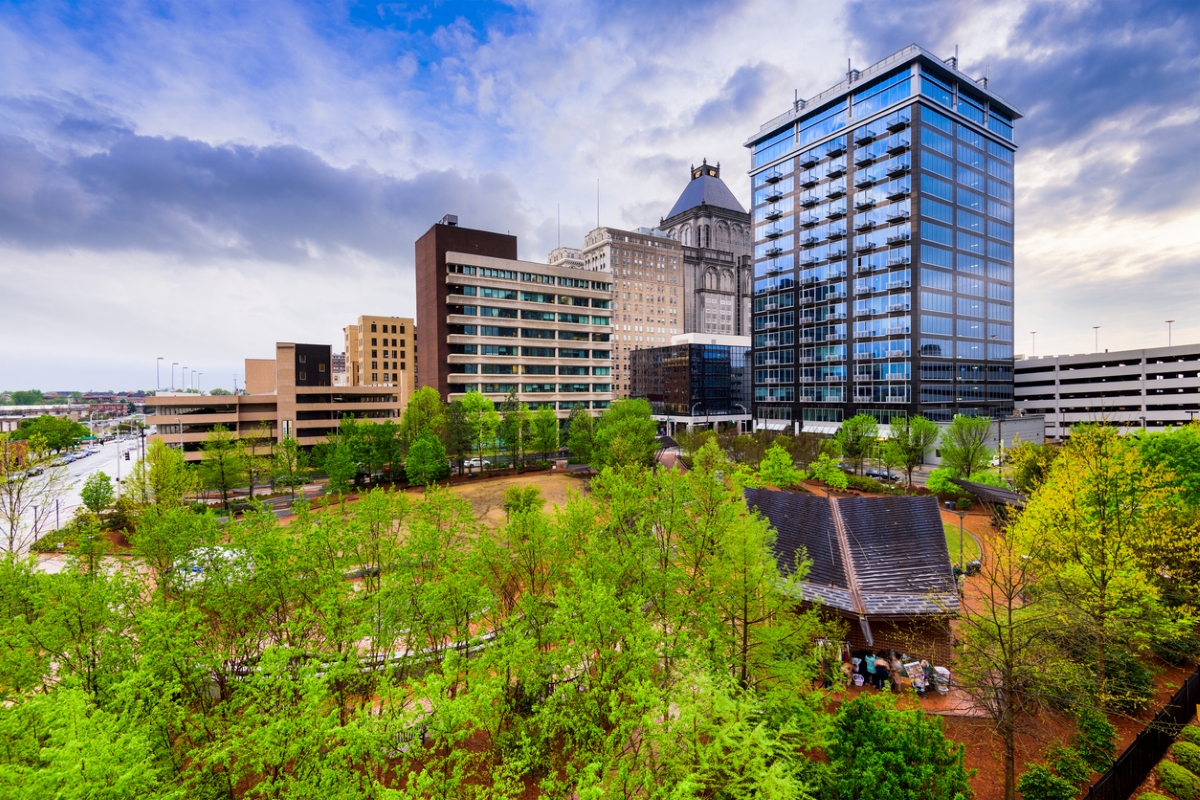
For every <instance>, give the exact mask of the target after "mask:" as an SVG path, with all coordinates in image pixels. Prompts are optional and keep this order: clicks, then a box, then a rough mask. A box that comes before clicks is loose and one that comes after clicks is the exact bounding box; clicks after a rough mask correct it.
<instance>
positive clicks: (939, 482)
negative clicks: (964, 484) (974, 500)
mask: <svg viewBox="0 0 1200 800" xmlns="http://www.w3.org/2000/svg"><path fill="white" fill-rule="evenodd" d="M953 477H954V473H953V472H952V471H950V470H949V469H947V468H946V467H942V468H941V469H935V470H934V471H933V472H930V473H929V477H928V478H927V479H926V480H925V486H926V488H927V489H929V491H931V492H933V493H934V494H937V495H945V496H948V497H960V496H961V495H962V494H963V490H962V489H960V488H958V487H957V486H955V485H954V484H953V483H951V482H950V479H951V478H953Z"/></svg>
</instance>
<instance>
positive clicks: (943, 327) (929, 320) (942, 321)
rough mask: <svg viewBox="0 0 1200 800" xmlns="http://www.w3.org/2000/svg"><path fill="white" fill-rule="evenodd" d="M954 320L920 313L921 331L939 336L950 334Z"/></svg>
mask: <svg viewBox="0 0 1200 800" xmlns="http://www.w3.org/2000/svg"><path fill="white" fill-rule="evenodd" d="M953 324H954V320H952V319H951V318H950V317H937V316H934V315H932V314H922V315H921V333H933V334H938V335H940V336H950V335H951V327H952V326H953Z"/></svg>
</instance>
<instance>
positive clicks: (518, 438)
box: [496, 389, 533, 470]
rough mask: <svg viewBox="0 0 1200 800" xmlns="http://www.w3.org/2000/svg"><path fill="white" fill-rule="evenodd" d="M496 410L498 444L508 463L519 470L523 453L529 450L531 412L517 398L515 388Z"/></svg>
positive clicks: (523, 456) (523, 457)
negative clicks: (497, 413)
mask: <svg viewBox="0 0 1200 800" xmlns="http://www.w3.org/2000/svg"><path fill="white" fill-rule="evenodd" d="M498 411H499V414H500V423H499V425H498V426H497V428H496V432H497V433H498V434H499V439H500V446H501V448H503V450H504V452H505V454H507V456H508V463H509V464H510V465H512V466H514V467H516V468H517V469H518V470H520V468H521V466H522V465H523V464H524V461H525V453H526V452H528V450H529V438H530V426H531V425H532V423H533V414H532V412H530V410H529V406H527V405H525V404H524V403H523V402H521V401H520V400H519V399H518V398H517V391H516V389H513V390H512V391H510V392H509V393H508V396H507V397H505V398H504V402H502V403H501V404H500V408H499V409H498Z"/></svg>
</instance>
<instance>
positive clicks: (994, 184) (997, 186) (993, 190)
mask: <svg viewBox="0 0 1200 800" xmlns="http://www.w3.org/2000/svg"><path fill="white" fill-rule="evenodd" d="M987 185H988V194H990V195H991V196H992V197H995V198H997V199H1000V200H1003V201H1004V202H1006V203H1011V202H1012V199H1013V190H1012V187H1011V186H1009V185H1007V184H1004V183H1001V182H1000V181H998V180H996V179H995V178H988V182H987Z"/></svg>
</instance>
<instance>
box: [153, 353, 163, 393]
mask: <svg viewBox="0 0 1200 800" xmlns="http://www.w3.org/2000/svg"><path fill="white" fill-rule="evenodd" d="M162 361H163V357H162V356H159V357H158V359H157V360H156V361H155V362H154V391H155V392H161V391H162Z"/></svg>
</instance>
